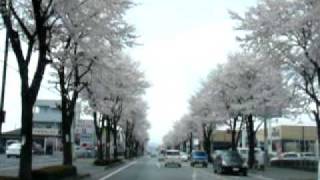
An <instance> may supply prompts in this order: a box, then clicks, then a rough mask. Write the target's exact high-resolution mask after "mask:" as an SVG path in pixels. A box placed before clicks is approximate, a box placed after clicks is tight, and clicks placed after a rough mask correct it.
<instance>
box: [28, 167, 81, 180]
mask: <svg viewBox="0 0 320 180" xmlns="http://www.w3.org/2000/svg"><path fill="white" fill-rule="evenodd" d="M75 176H77V168H76V167H75V166H68V165H56V166H49V167H44V168H41V169H37V170H34V171H33V172H32V179H34V180H43V179H46V180H56V179H63V178H67V177H75Z"/></svg>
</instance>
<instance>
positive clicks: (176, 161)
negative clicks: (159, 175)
mask: <svg viewBox="0 0 320 180" xmlns="http://www.w3.org/2000/svg"><path fill="white" fill-rule="evenodd" d="M181 164H182V162H181V159H180V151H179V150H175V149H170V150H166V154H165V159H164V166H165V167H168V166H169V165H176V166H177V167H181V166H182V165H181Z"/></svg>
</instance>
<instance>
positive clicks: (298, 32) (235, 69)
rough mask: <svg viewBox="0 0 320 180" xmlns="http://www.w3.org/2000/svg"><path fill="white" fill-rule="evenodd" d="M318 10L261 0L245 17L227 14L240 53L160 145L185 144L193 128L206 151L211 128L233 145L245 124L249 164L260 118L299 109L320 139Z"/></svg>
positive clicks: (296, 0)
mask: <svg viewBox="0 0 320 180" xmlns="http://www.w3.org/2000/svg"><path fill="white" fill-rule="evenodd" d="M319 14H320V2H319V1H317V0H293V1H291V0H261V1H259V2H258V4H257V5H255V6H253V7H251V8H249V9H248V10H247V12H246V13H245V14H244V15H240V14H237V13H235V12H230V15H231V18H232V19H234V20H235V21H237V25H236V30H238V31H241V35H240V36H239V37H238V38H237V39H238V40H239V42H240V44H241V47H242V50H241V52H238V53H234V54H232V55H230V56H229V57H228V60H227V62H226V63H224V64H222V65H220V66H218V67H217V68H216V69H214V70H213V71H212V72H211V73H210V74H209V76H208V77H207V79H206V80H205V81H204V82H203V84H202V88H201V89H200V90H199V91H198V92H197V93H196V94H195V95H194V96H193V97H192V98H191V99H190V110H189V113H188V114H187V115H185V116H184V117H183V118H182V119H181V120H180V121H177V122H176V124H175V126H174V128H173V130H172V131H170V132H169V133H168V135H167V136H165V137H164V143H165V144H167V145H171V146H172V145H176V144H179V143H182V142H185V141H186V140H188V139H189V138H190V134H191V132H192V134H196V135H197V137H199V138H200V139H201V142H202V143H203V148H204V149H205V150H206V151H207V152H208V153H210V146H211V143H212V142H211V141H210V138H211V136H212V133H213V131H214V130H215V129H216V128H217V127H219V126H226V127H228V129H229V130H230V132H231V135H232V145H231V148H232V149H235V148H236V146H237V144H238V141H239V133H240V131H241V129H243V128H242V127H246V130H247V138H248V142H249V166H252V165H253V162H254V145H255V142H254V141H255V133H256V131H257V128H259V127H260V122H261V120H263V119H270V117H274V116H280V115H286V114H288V115H290V114H296V113H300V112H301V110H303V111H304V113H309V114H311V115H313V119H314V120H315V122H316V124H317V128H318V139H320V138H319V137H320V116H319V115H320V114H319V113H320V101H319V100H320V91H319V90H320V53H319V52H320V41H319V40H320V39H319V38H320V18H319Z"/></svg>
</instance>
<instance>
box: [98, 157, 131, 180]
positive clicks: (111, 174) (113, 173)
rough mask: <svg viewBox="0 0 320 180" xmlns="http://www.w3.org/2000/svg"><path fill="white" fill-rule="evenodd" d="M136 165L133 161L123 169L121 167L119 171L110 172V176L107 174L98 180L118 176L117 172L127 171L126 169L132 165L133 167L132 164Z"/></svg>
mask: <svg viewBox="0 0 320 180" xmlns="http://www.w3.org/2000/svg"><path fill="white" fill-rule="evenodd" d="M136 163H137V161H133V162H131V163H129V164H127V165H125V166H123V167H121V168H119V169H117V170H115V171H113V172H111V173H110V174H108V175H106V176H104V177H102V178H100V179H99V180H106V179H109V178H110V177H112V176H114V175H116V174H118V173H119V172H121V171H123V170H125V169H127V168H128V167H130V166H132V165H134V164H136Z"/></svg>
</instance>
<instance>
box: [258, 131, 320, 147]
mask: <svg viewBox="0 0 320 180" xmlns="http://www.w3.org/2000/svg"><path fill="white" fill-rule="evenodd" d="M270 134H271V138H269V144H272V146H271V147H270V150H271V149H272V152H279V153H281V152H290V151H294V152H316V140H317V128H316V127H315V126H298V125H290V126H289V125H281V126H276V127H272V128H271V132H270ZM263 135H264V132H263V129H261V130H260V131H258V132H257V135H256V138H257V142H258V143H259V144H263V142H264V136H263Z"/></svg>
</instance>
